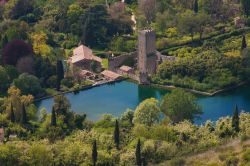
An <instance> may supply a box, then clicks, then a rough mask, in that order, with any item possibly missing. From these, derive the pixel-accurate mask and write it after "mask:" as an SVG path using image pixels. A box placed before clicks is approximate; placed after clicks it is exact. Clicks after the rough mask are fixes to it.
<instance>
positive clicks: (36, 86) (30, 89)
mask: <svg viewBox="0 0 250 166" xmlns="http://www.w3.org/2000/svg"><path fill="white" fill-rule="evenodd" d="M13 84H14V85H15V86H16V87H17V88H18V89H20V90H21V92H22V94H24V95H28V94H31V95H33V96H38V95H39V94H41V93H42V92H43V89H42V87H41V84H40V80H39V79H38V78H37V77H35V76H33V75H29V74H27V73H23V74H21V75H20V76H19V77H18V78H16V79H14V81H13Z"/></svg>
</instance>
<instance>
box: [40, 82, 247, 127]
mask: <svg viewBox="0 0 250 166" xmlns="http://www.w3.org/2000/svg"><path fill="white" fill-rule="evenodd" d="M249 87H250V85H245V86H242V87H239V88H237V89H235V90H231V91H228V92H225V93H222V94H219V95H216V96H212V97H204V96H197V99H198V101H197V102H198V103H199V104H200V105H201V106H202V110H203V112H204V113H203V115H202V116H201V118H200V119H196V120H195V123H196V124H201V123H203V122H205V121H206V120H212V121H215V120H218V119H219V118H220V117H223V116H228V115H232V113H233V108H234V107H235V105H236V104H237V105H238V106H239V109H240V110H241V111H246V112H250V89H249ZM169 92H170V91H168V90H164V89H158V88H153V87H148V86H141V85H137V84H135V83H132V82H128V81H122V82H118V83H113V84H110V85H102V86H99V87H95V88H92V89H88V90H83V91H80V92H79V93H78V94H73V93H68V94H66V95H65V96H66V97H67V98H68V99H69V101H70V103H71V106H72V110H73V111H75V112H77V113H86V114H87V117H88V119H90V120H94V121H95V120H98V119H99V118H100V117H101V116H102V114H106V113H108V114H112V115H114V116H116V117H118V116H120V115H121V114H122V113H123V112H124V111H126V109H127V108H130V109H135V108H136V106H137V105H138V104H139V103H140V102H141V101H143V100H144V99H146V98H150V97H155V98H157V99H161V97H162V96H163V95H165V94H167V93H169ZM36 105H37V106H38V108H39V110H40V109H41V108H46V109H47V111H48V112H50V111H51V107H52V105H53V98H50V99H45V100H42V101H39V102H37V103H36Z"/></svg>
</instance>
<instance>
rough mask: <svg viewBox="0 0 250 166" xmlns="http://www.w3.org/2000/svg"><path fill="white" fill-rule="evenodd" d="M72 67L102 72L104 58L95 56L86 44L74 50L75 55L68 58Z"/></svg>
mask: <svg viewBox="0 0 250 166" xmlns="http://www.w3.org/2000/svg"><path fill="white" fill-rule="evenodd" d="M68 62H69V64H70V67H71V68H72V69H73V71H74V68H78V69H80V70H88V71H92V72H101V70H102V65H101V62H102V59H101V58H99V57H97V56H95V55H94V54H93V52H92V50H91V49H90V48H88V47H86V46H84V45H80V46H79V47H77V48H75V49H74V50H73V56H72V57H70V58H69V60H68Z"/></svg>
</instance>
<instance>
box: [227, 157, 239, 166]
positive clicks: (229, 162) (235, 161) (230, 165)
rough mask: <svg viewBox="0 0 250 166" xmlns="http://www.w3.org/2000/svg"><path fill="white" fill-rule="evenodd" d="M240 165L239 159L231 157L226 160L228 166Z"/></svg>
mask: <svg viewBox="0 0 250 166" xmlns="http://www.w3.org/2000/svg"><path fill="white" fill-rule="evenodd" d="M238 163H239V159H238V158H237V157H234V156H231V157H229V158H227V159H226V162H225V165H226V166H237V165H238Z"/></svg>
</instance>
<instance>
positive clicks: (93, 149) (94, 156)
mask: <svg viewBox="0 0 250 166" xmlns="http://www.w3.org/2000/svg"><path fill="white" fill-rule="evenodd" d="M97 156H98V153H97V145H96V140H95V141H94V142H93V147H92V161H93V166H96V162H97Z"/></svg>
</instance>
